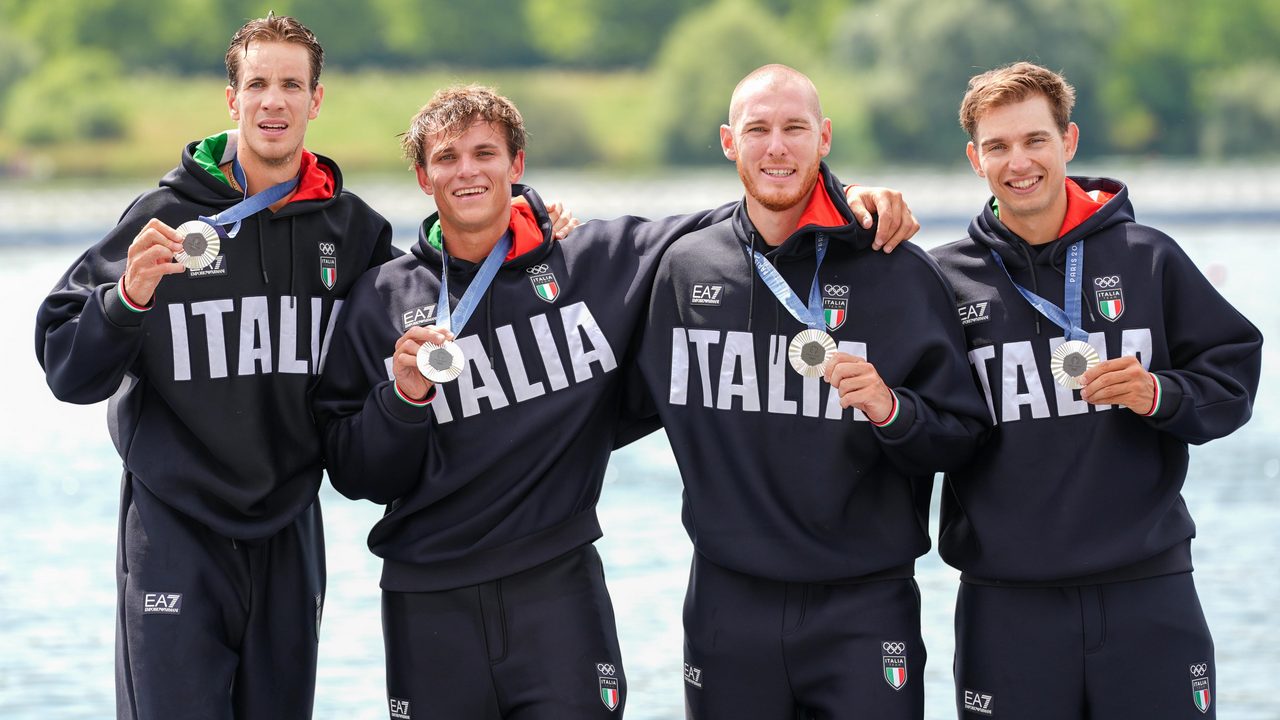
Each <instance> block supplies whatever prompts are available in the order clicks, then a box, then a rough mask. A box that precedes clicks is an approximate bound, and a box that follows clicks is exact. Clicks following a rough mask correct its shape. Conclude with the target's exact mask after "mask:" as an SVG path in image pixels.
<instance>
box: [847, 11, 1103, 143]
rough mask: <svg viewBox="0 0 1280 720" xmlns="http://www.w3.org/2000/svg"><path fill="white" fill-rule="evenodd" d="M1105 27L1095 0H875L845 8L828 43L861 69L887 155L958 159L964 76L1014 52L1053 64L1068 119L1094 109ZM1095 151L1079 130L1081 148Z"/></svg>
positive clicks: (1085, 117) (961, 140) (879, 139)
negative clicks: (1067, 96) (1067, 86)
mask: <svg viewBox="0 0 1280 720" xmlns="http://www.w3.org/2000/svg"><path fill="white" fill-rule="evenodd" d="M1107 27H1108V21H1107V14H1106V8H1105V5H1104V4H1103V2H1101V1H1100V0H1084V2H1081V1H1080V0H1042V1H1041V2H1038V3H1036V4H1034V6H1033V5H1031V4H1025V3H1021V2H1012V1H1011V0H952V1H951V2H948V3H945V4H940V3H936V2H931V1H930V0H875V1H874V2H871V3H868V4H866V5H859V6H857V7H855V8H854V9H852V10H850V11H848V12H847V13H846V15H845V16H844V17H843V18H842V20H841V21H840V23H839V26H838V28H837V30H836V39H835V40H834V41H833V44H832V52H833V57H834V62H835V64H836V65H837V67H846V68H849V69H850V70H862V71H864V72H868V71H869V74H870V77H871V78H872V81H871V82H870V84H869V85H868V87H867V88H866V91H865V92H866V95H865V98H866V102H867V103H868V104H869V106H870V113H871V123H872V132H873V135H874V137H875V138H876V140H877V142H879V143H880V144H881V152H882V153H883V155H884V156H885V157H887V158H890V159H892V160H894V161H911V162H959V161H960V159H961V158H963V152H962V151H963V148H964V144H965V142H966V141H967V140H968V138H967V137H966V136H965V135H964V132H963V131H962V130H961V129H960V127H959V124H958V122H957V113H958V110H959V107H960V100H961V99H962V98H963V97H964V92H965V89H966V88H967V87H968V81H969V78H970V77H972V76H973V75H975V74H977V73H979V72H983V71H985V70H989V69H991V68H994V67H997V66H1000V65H1004V64H1007V63H1010V62H1014V61H1017V60H1030V61H1033V62H1037V63H1040V64H1042V65H1045V66H1047V67H1050V68H1052V69H1055V70H1063V71H1065V72H1066V75H1067V77H1068V79H1069V80H1071V81H1072V82H1073V84H1075V85H1076V88H1077V96H1078V97H1077V106H1076V108H1077V109H1076V112H1075V117H1076V119H1078V120H1080V121H1081V122H1087V121H1088V120H1089V119H1090V118H1092V117H1094V114H1095V113H1096V107H1097V102H1096V95H1095V93H1094V91H1093V88H1094V87H1095V83H1094V82H1093V73H1094V72H1096V70H1097V64H1096V62H1094V58H1096V57H1097V56H1098V55H1099V54H1100V53H1101V48H1102V43H1103V38H1104V36H1105V34H1106V31H1107ZM1093 151H1096V146H1091V145H1090V144H1089V142H1088V139H1087V137H1086V142H1085V143H1084V144H1083V145H1082V148H1081V152H1082V153H1083V154H1084V155H1086V156H1087V155H1088V154H1090V152H1093Z"/></svg>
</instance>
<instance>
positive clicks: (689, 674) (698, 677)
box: [684, 663, 702, 688]
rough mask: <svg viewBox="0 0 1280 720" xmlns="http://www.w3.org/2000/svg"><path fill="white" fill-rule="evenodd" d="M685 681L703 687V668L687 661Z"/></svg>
mask: <svg viewBox="0 0 1280 720" xmlns="http://www.w3.org/2000/svg"><path fill="white" fill-rule="evenodd" d="M684 681H685V682H687V683H689V684H690V685H692V686H694V687H696V688H700V687H702V668H700V667H695V666H693V665H690V664H689V663H685V664H684Z"/></svg>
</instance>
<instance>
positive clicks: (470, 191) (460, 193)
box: [453, 187, 489, 198]
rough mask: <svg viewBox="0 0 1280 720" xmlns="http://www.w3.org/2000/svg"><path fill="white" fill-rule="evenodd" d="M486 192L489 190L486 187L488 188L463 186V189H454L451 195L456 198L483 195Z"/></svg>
mask: <svg viewBox="0 0 1280 720" xmlns="http://www.w3.org/2000/svg"><path fill="white" fill-rule="evenodd" d="M487 192H489V189H488V188H482V187H476V188H463V189H461V190H454V191H453V196H454V197H457V198H461V197H474V196H476V195H483V194H485V193H487Z"/></svg>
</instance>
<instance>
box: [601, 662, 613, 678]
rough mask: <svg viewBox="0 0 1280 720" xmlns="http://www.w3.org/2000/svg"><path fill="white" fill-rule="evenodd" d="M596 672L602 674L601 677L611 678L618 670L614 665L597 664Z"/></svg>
mask: <svg viewBox="0 0 1280 720" xmlns="http://www.w3.org/2000/svg"><path fill="white" fill-rule="evenodd" d="M596 672H598V673H600V674H601V675H608V676H609V677H613V674H614V673H615V672H617V670H615V669H614V667H613V664H612V663H596Z"/></svg>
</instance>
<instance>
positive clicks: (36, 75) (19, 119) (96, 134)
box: [5, 50, 125, 145]
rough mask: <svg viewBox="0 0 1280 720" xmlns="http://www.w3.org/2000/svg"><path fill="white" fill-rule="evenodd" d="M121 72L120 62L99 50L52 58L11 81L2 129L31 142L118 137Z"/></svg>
mask: <svg viewBox="0 0 1280 720" xmlns="http://www.w3.org/2000/svg"><path fill="white" fill-rule="evenodd" d="M119 77H120V63H119V61H117V60H116V59H115V58H114V57H112V56H111V55H110V54H108V53H106V52H104V51H101V50H86V51H84V52H80V53H74V54H70V55H64V56H61V57H58V58H55V59H54V60H52V61H50V62H47V63H45V64H44V65H42V66H41V67H40V68H39V69H37V70H36V71H35V72H33V73H32V74H31V75H28V76H27V77H26V78H24V79H23V80H22V81H20V82H19V83H18V84H17V85H15V86H14V88H13V90H12V92H11V93H10V97H9V101H8V102H7V103H6V107H5V129H6V130H7V131H8V132H10V133H12V134H13V135H14V137H16V138H17V139H18V140H19V141H21V142H25V143H29V144H32V145H43V144H49V143H55V142H60V141H66V140H73V139H91V140H102V139H112V138H119V137H122V136H123V135H124V127H125V123H124V106H123V102H124V101H123V97H122V94H121V91H120V87H119Z"/></svg>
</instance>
